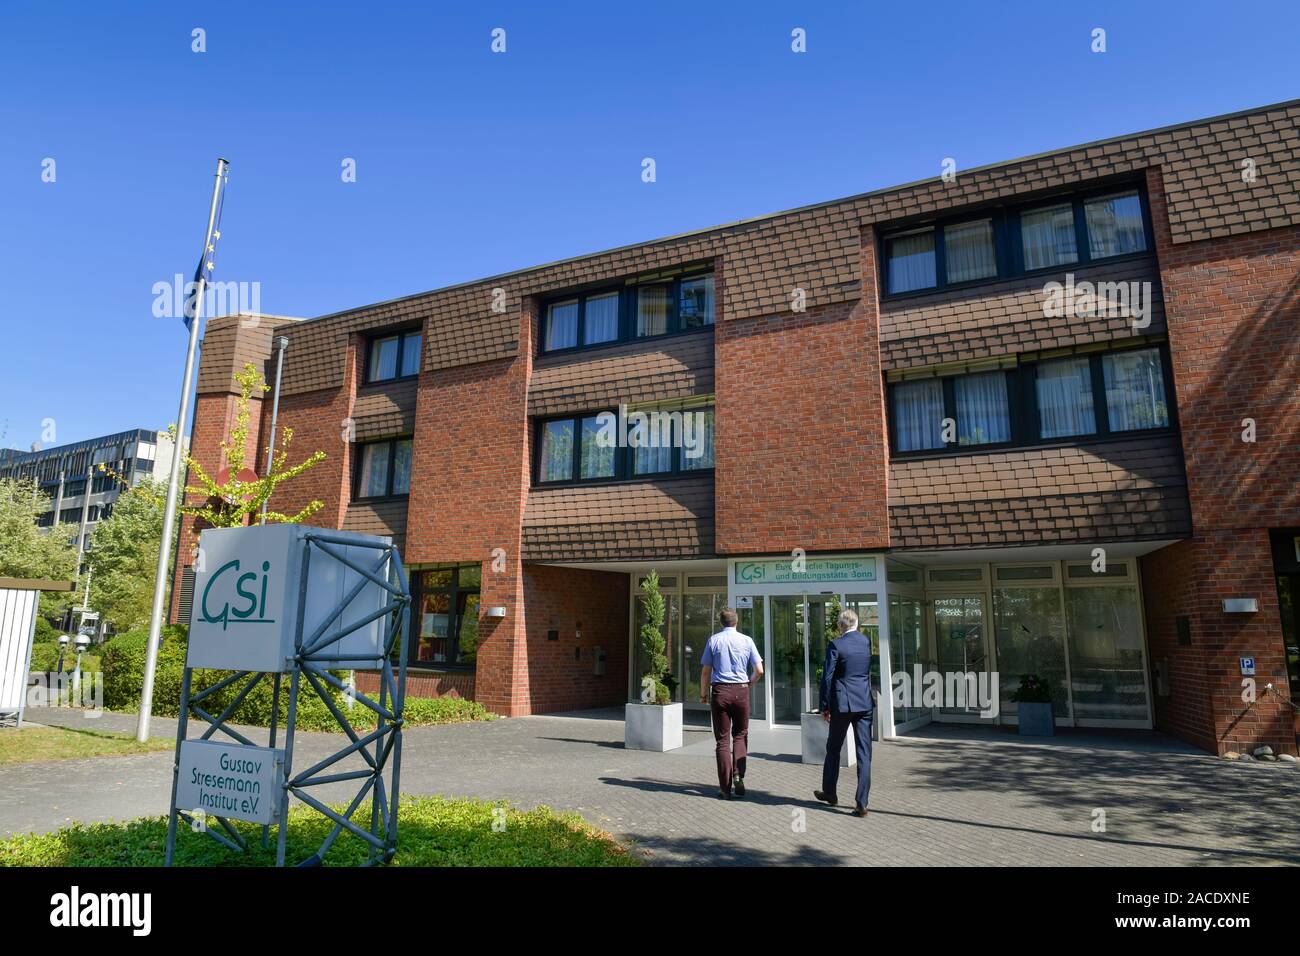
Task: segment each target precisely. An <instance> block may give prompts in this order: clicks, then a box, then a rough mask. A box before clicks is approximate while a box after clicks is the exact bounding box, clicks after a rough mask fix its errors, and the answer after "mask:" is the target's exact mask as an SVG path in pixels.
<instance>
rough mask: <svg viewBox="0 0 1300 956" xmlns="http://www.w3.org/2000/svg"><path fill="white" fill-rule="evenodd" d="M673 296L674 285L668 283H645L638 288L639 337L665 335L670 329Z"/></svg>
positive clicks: (637, 331)
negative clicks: (670, 308)
mask: <svg viewBox="0 0 1300 956" xmlns="http://www.w3.org/2000/svg"><path fill="white" fill-rule="evenodd" d="M671 296H672V287H671V286H666V285H643V286H641V288H639V289H637V290H636V334H637V338H642V337H644V336H647V335H663V334H665V333H666V332H667V331H668V313H669V310H668V303H669V302H670V301H671Z"/></svg>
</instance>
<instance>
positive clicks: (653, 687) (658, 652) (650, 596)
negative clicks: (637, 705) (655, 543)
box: [640, 571, 671, 704]
mask: <svg viewBox="0 0 1300 956" xmlns="http://www.w3.org/2000/svg"><path fill="white" fill-rule="evenodd" d="M641 589H642V590H643V591H644V592H645V594H644V595H642V597H641V598H640V601H641V604H642V606H643V607H644V608H645V622H644V623H643V624H642V625H641V634H640V637H641V650H642V652H643V653H644V654H645V661H646V669H645V674H644V675H643V676H642V678H641V690H642V694H641V700H642V701H643V702H644V703H647V704H648V703H650V701H651V699H653V700H654V703H656V704H667V703H670V701H671V695H670V694H669V693H668V688H667V686H665V685H664V680H663V678H664V675H665V674H667V673H668V657H667V655H666V654H665V653H664V650H665V647H666V645H665V643H664V635H663V626H664V596H663V595H662V594H661V593H659V574H658V572H656V571H651V572H650V573H649V574H647V575H646V578H645V581H644V582H643V583H642V585H641Z"/></svg>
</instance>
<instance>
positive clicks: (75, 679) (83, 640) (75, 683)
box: [72, 634, 90, 700]
mask: <svg viewBox="0 0 1300 956" xmlns="http://www.w3.org/2000/svg"><path fill="white" fill-rule="evenodd" d="M76 643H77V669H76V670H75V671H73V672H72V696H73V700H80V699H81V698H80V697H79V696H78V694H79V693H80V692H81V652H82V651H84V650H85V649H86V648H88V647H89V646H90V637H89V635H86V634H78V635H77V641H76Z"/></svg>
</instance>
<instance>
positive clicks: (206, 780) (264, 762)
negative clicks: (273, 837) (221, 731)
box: [176, 740, 284, 823]
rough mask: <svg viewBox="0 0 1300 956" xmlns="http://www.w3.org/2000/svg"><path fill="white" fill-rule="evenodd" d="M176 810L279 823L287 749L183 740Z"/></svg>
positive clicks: (253, 821)
mask: <svg viewBox="0 0 1300 956" xmlns="http://www.w3.org/2000/svg"><path fill="white" fill-rule="evenodd" d="M179 764H180V776H179V777H178V778H177V781H176V809H177V810H182V811H186V812H189V813H194V812H196V811H202V812H203V813H205V814H207V815H209V816H218V817H229V818H230V819H232V820H247V821H248V822H250V823H278V822H279V819H280V785H281V783H282V782H283V768H284V749H283V748H281V747H276V748H274V749H272V748H270V747H247V746H244V745H242V744H227V743H220V742H217V741H214V740H184V741H181V755H180V761H179Z"/></svg>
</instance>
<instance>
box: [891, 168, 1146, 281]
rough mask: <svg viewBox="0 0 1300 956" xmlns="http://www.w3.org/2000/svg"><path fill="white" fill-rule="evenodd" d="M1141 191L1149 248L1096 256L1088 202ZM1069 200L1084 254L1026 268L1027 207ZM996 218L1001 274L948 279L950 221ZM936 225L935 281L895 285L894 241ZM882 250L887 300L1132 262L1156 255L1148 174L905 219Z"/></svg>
mask: <svg viewBox="0 0 1300 956" xmlns="http://www.w3.org/2000/svg"><path fill="white" fill-rule="evenodd" d="M1130 192H1133V193H1137V197H1138V202H1139V204H1140V206H1141V210H1142V237H1143V242H1144V243H1145V244H1146V248H1145V249H1143V250H1141V251H1140V252H1128V253H1123V254H1120V255H1116V256H1101V257H1097V258H1094V257H1093V256H1092V248H1091V244H1090V243H1089V238H1088V226H1087V216H1086V214H1085V212H1084V205H1085V204H1086V203H1088V202H1091V201H1093V200H1097V199H1101V198H1104V197H1106V196H1111V195H1119V194H1123V193H1130ZM1066 203H1069V204H1070V205H1071V209H1072V212H1073V216H1074V243H1075V247H1076V249H1077V251H1078V258H1077V259H1075V261H1074V262H1068V263H1063V264H1061V265H1054V266H1045V267H1043V268H1041V269H1026V268H1025V262H1024V245H1023V243H1022V241H1021V233H1020V216H1021V214H1022V213H1025V212H1032V211H1033V210H1035V209H1042V208H1044V207H1047V206H1059V205H1065V204H1066ZM981 219H990V220H992V223H993V246H994V252H995V254H996V259H997V265H998V272H997V275H994V276H989V277H987V278H983V279H968V280H966V281H964V282H948V281H947V270H948V267H947V258H946V254H945V249H944V230H945V228H947V227H948V226H960V225H963V224H965V223H970V222H976V221H978V220H981ZM925 231H930V232H933V233H934V273H935V284H934V285H932V286H927V287H925V288H924V289H909V290H908V291H906V292H890V291H889V242H890V240H891V239H895V238H897V237H900V236H905V235H909V234H915V233H917V232H925ZM877 248H878V249H879V251H880V254H879V256H878V259H879V262H878V263H877V268H876V271H877V281H878V283H879V286H878V288H879V289H880V297H881V299H882V300H891V301H892V300H895V299H907V298H912V297H915V296H926V295H934V294H935V293H939V292H946V291H949V290H952V289H966V288H970V287H972V286H980V285H990V284H992V283H995V282H1001V281H1004V280H1006V279H1014V278H1019V277H1021V276H1036V275H1048V274H1060V273H1062V272H1064V271H1067V270H1071V269H1082V268H1086V267H1089V266H1093V265H1097V264H1099V263H1105V262H1126V261H1129V260H1133V259H1139V258H1149V257H1151V256H1154V255H1155V232H1154V230H1153V228H1152V222H1151V204H1150V200H1149V197H1148V196H1147V188H1146V182H1145V181H1144V180H1121V181H1119V182H1113V183H1110V184H1107V185H1104V186H1089V188H1087V189H1084V190H1076V191H1072V192H1058V193H1053V194H1048V195H1045V196H1040V197H1039V198H1037V199H1033V200H1030V201H1020V202H1015V203H1004V204H1002V205H997V206H985V207H982V208H979V209H968V210H963V211H962V212H960V213H956V214H953V215H947V216H940V217H938V218H935V219H930V220H925V221H919V222H918V221H913V222H911V223H907V222H900V223H897V224H895V225H893V226H892V227H891V228H889V229H888V230H880V231H879V233H878V238H877Z"/></svg>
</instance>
